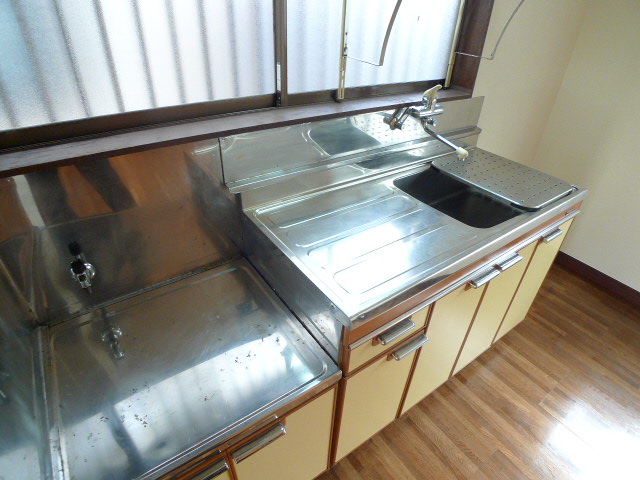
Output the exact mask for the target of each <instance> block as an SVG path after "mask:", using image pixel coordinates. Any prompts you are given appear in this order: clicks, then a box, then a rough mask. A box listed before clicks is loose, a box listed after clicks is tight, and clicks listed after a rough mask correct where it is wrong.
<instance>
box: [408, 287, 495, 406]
mask: <svg viewBox="0 0 640 480" xmlns="http://www.w3.org/2000/svg"><path fill="white" fill-rule="evenodd" d="M482 290H483V289H482V288H471V287H469V285H468V284H465V285H463V286H462V287H459V288H457V289H456V290H454V291H453V292H451V293H450V294H448V295H447V296H446V297H443V298H441V299H440V300H438V301H437V302H436V303H435V304H434V306H433V310H432V311H431V318H430V319H429V326H428V327H427V337H428V338H429V343H427V344H426V345H425V346H424V347H423V348H422V350H421V352H420V356H419V357H418V361H417V362H416V368H415V371H414V373H413V377H412V379H411V384H410V385H409V389H408V391H407V397H406V399H405V402H404V405H403V408H402V412H403V413H404V412H406V411H407V410H409V409H410V408H411V407H413V406H414V405H415V404H416V403H418V402H419V401H420V400H422V399H423V398H424V397H426V396H427V395H429V394H430V393H431V392H432V391H433V390H435V389H436V388H437V387H439V386H440V385H441V384H442V383H444V382H445V381H446V380H447V379H448V378H449V375H450V373H451V370H452V369H453V364H454V362H455V361H456V357H457V356H458V352H459V351H460V347H461V346H462V342H463V340H464V337H465V335H466V334H467V330H468V328H469V325H470V324H471V319H472V318H473V315H474V313H475V311H476V308H477V307H478V302H479V301H480V297H481V295H482Z"/></svg>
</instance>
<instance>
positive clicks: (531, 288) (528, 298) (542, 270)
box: [494, 220, 573, 342]
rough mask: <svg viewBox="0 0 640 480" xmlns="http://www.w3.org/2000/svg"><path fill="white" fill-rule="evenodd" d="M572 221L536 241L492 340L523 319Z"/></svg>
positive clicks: (496, 339) (497, 338) (500, 336)
mask: <svg viewBox="0 0 640 480" xmlns="http://www.w3.org/2000/svg"><path fill="white" fill-rule="evenodd" d="M572 222H573V220H569V221H567V222H565V223H563V224H562V225H560V226H559V227H558V228H556V229H554V230H553V231H551V232H549V233H547V234H545V235H544V236H543V237H542V238H540V240H538V241H537V243H536V248H535V251H534V253H533V257H532V258H531V261H530V262H529V265H528V267H527V269H526V271H525V273H524V276H523V277H522V280H521V282H520V285H519V286H518V289H517V291H516V293H515V295H514V297H513V300H512V301H511V305H510V306H509V309H508V310H507V313H506V315H505V316H504V320H503V321H502V324H501V325H500V328H499V330H498V333H497V335H496V337H495V340H494V342H496V341H498V340H499V339H500V338H502V336H503V335H504V334H506V333H507V332H508V331H509V330H511V329H512V328H513V327H515V326H516V325H517V324H518V323H520V322H521V321H522V320H524V317H525V315H526V314H527V312H528V311H529V308H530V307H531V304H532V303H533V299H534V298H535V297H536V294H537V293H538V290H539V289H540V286H541V285H542V282H543V281H544V278H545V277H546V276H547V272H548V271H549V268H551V264H552V263H553V260H554V259H555V258H556V255H557V253H558V250H560V245H562V241H563V240H564V237H565V235H566V233H567V231H568V230H569V227H570V226H571V223H572Z"/></svg>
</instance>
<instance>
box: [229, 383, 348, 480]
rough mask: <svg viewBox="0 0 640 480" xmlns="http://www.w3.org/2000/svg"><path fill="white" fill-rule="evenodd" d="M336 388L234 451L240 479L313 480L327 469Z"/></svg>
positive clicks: (233, 456) (232, 453)
mask: <svg viewBox="0 0 640 480" xmlns="http://www.w3.org/2000/svg"><path fill="white" fill-rule="evenodd" d="M335 392H336V389H335V388H333V389H331V390H329V391H327V392H325V393H324V394H322V395H321V396H320V397H318V398H316V399H314V400H313V401H311V402H310V403H308V404H306V405H304V406H303V407H301V408H300V409H298V410H296V411H294V412H293V413H291V414H289V415H287V416H286V417H285V418H284V421H281V422H277V423H275V424H274V425H273V426H271V427H270V428H269V429H267V430H266V431H265V432H263V433H262V434H261V435H259V436H257V437H256V438H254V439H252V440H251V441H249V442H248V443H246V444H244V445H242V446H240V447H238V448H236V449H233V451H232V452H231V459H232V462H234V469H235V471H236V474H237V477H238V480H311V479H312V478H314V477H316V476H317V475H319V474H320V473H322V472H323V471H324V470H326V469H327V465H328V462H329V448H330V443H331V426H332V420H333V407H334V402H335Z"/></svg>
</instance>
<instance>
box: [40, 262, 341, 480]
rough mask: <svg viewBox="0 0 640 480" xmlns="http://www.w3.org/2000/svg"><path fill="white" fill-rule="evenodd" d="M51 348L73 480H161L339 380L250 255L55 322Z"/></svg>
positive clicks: (64, 460) (64, 452)
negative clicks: (319, 388)
mask: <svg viewBox="0 0 640 480" xmlns="http://www.w3.org/2000/svg"><path fill="white" fill-rule="evenodd" d="M48 352H49V353H48V365H49V367H50V369H51V372H50V373H51V379H52V381H51V385H50V395H51V396H52V401H51V402H50V408H51V409H52V411H51V412H50V414H51V415H52V416H53V418H54V420H55V422H54V424H55V426H56V427H57V428H54V429H52V433H51V435H52V438H51V441H52V445H53V447H54V448H53V450H54V452H56V451H59V454H60V455H59V457H58V459H57V460H58V462H57V464H55V465H54V466H55V467H57V468H58V469H59V471H58V476H60V477H63V478H66V479H68V480H71V479H85V478H91V479H95V480H98V479H123V478H139V477H141V478H154V477H156V476H157V475H160V474H161V473H163V472H166V471H167V470H169V469H171V468H173V467H175V466H176V465H177V464H179V463H181V462H183V461H185V460H187V459H188V458H191V457H193V456H195V455H197V454H199V453H202V452H203V451H204V450H206V449H208V448H211V447H213V446H215V445H216V444H219V443H220V442H222V441H224V440H226V439H228V438H230V437H231V436H232V435H234V434H236V433H238V432H239V431H241V430H243V429H245V428H246V427H248V426H251V425H253V424H255V423H256V422H258V421H262V420H264V419H266V418H268V417H269V415H271V414H272V413H273V412H274V411H276V410H277V409H278V408H281V407H282V406H284V405H285V404H286V403H289V402H291V401H293V400H295V399H296V398H300V397H301V396H302V395H304V394H305V393H308V392H309V391H310V390H311V389H313V388H315V387H318V386H319V385H321V384H323V385H329V384H331V383H332V382H336V381H337V379H338V378H339V377H340V372H339V370H338V368H337V367H336V366H335V364H334V363H333V362H332V361H331V359H330V358H329V357H328V356H327V355H326V354H325V353H324V352H323V351H322V349H320V348H319V346H318V345H317V344H316V343H315V342H314V340H313V339H312V338H311V336H310V335H309V334H308V333H307V332H306V331H305V330H304V328H302V326H301V325H300V323H299V322H298V321H297V320H296V319H295V318H294V317H293V316H292V315H291V314H290V313H289V312H288V311H287V310H286V308H285V307H284V305H282V304H281V303H280V301H279V300H278V299H277V298H276V297H275V296H274V295H273V292H271V290H270V289H269V288H268V286H267V285H266V284H265V283H264V282H263V281H262V280H261V279H260V278H259V276H258V275H257V274H256V273H255V271H254V270H253V269H252V267H251V266H250V265H249V264H248V263H247V261H246V260H244V259H241V260H236V261H233V262H231V263H229V264H226V265H224V266H221V267H219V268H216V269H214V270H210V271H207V272H204V273H201V274H199V275H196V276H193V277H190V278H188V279H186V280H183V281H180V282H177V283H174V284H171V285H167V286H164V287H162V288H159V289H157V290H154V291H152V292H149V293H146V294H143V295H139V296H137V297H134V298H131V299H129V300H126V301H122V302H119V303H117V304H114V305H112V306H110V307H107V308H104V309H101V310H98V311H95V312H93V313H90V314H87V315H84V316H82V317H79V318H77V319H75V320H73V321H69V322H65V323H63V324H61V325H58V326H56V327H53V328H52V329H51V334H50V338H49V341H48ZM118 357H120V358H118ZM56 447H58V448H56ZM54 463H55V462H54Z"/></svg>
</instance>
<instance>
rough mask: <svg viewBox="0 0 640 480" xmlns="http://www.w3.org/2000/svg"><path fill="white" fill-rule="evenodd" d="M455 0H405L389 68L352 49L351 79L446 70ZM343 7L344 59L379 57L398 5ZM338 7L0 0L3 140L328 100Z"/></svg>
mask: <svg viewBox="0 0 640 480" xmlns="http://www.w3.org/2000/svg"><path fill="white" fill-rule="evenodd" d="M477 1H480V2H481V1H482V0H476V2H477ZM459 2H460V0H404V1H403V2H402V5H401V7H400V9H399V11H398V15H397V17H396V20H395V23H394V26H393V30H392V32H391V36H390V37H389V43H388V47H387V54H386V60H385V64H384V66H382V67H375V66H372V65H369V64H367V63H363V62H360V61H357V60H354V59H353V58H350V59H349V60H348V63H347V74H346V86H347V87H351V88H352V90H353V91H356V90H357V89H358V88H359V87H370V86H380V85H382V86H385V85H398V84H408V85H411V82H416V81H422V82H424V81H430V80H437V81H441V80H442V79H444V78H445V75H446V72H447V66H448V62H449V54H450V51H451V46H452V42H453V41H454V31H455V26H456V21H457V15H458V10H459ZM467 2H468V3H474V1H473V0H467ZM348 5H349V14H348V16H347V18H348V22H347V32H348V39H349V41H348V46H349V56H350V57H356V56H357V57H361V58H365V59H367V58H369V59H371V60H376V57H377V56H378V55H379V51H380V47H381V45H382V39H383V38H384V34H385V32H386V27H387V24H388V22H389V18H390V15H391V12H392V11H393V8H394V7H395V5H396V2H395V0H348ZM342 6H343V1H342V0H30V1H29V2H20V1H9V0H7V1H3V2H0V29H1V31H2V37H3V41H2V42H0V148H7V147H14V146H19V145H20V144H22V145H24V144H29V143H35V142H36V141H46V140H51V139H55V138H61V137H65V136H66V137H70V136H78V135H81V134H86V133H95V132H100V131H107V130H115V129H118V128H128V127H135V126H143V125H149V124H154V123H161V122H167V121H174V120H181V119H185V118H193V117H199V116H205V115H212V114H217V113H225V112H229V111H239V110H249V109H256V108H264V107H270V106H275V105H276V102H277V99H278V98H284V99H285V101H284V102H283V104H284V105H286V104H287V103H288V102H287V101H286V99H287V98H289V97H292V98H293V97H296V96H298V97H299V98H298V100H297V102H295V103H307V102H309V101H317V100H318V99H320V100H329V99H330V93H331V92H332V91H335V89H336V88H337V86H338V78H339V72H338V68H339V61H340V43H341V39H342ZM282 11H284V12H286V14H285V15H281V14H279V12H282ZM285 18H286V22H285V21H284V20H283V19H285ZM278 52H281V53H278ZM281 72H282V73H281ZM279 75H284V76H285V81H284V82H283V84H282V87H283V88H282V91H278V90H279V88H280V85H279V82H278V79H279V78H281V77H279ZM411 88H412V89H416V88H415V87H411ZM382 91H384V89H383V90H382ZM314 92H315V97H314V96H313V95H310V94H314ZM318 92H321V93H322V95H320V96H318ZM370 93H371V92H370V91H367V90H363V91H362V92H360V93H356V95H360V94H370ZM314 99H315V100H314ZM16 132H20V133H21V134H20V135H15V133H16Z"/></svg>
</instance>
